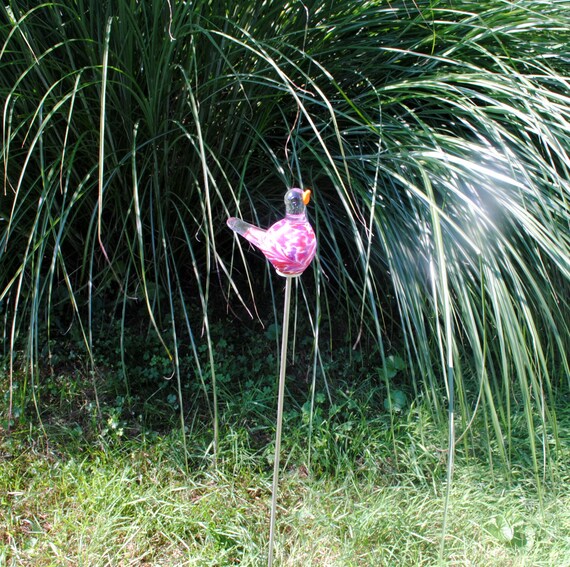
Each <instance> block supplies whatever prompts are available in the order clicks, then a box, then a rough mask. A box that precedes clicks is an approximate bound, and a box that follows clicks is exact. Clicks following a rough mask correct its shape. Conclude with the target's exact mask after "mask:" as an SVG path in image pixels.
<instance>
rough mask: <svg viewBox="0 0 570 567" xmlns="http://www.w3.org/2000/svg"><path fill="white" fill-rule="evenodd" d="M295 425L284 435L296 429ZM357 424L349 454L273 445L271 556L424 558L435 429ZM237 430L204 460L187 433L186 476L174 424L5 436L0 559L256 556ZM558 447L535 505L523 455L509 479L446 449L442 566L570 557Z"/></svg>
mask: <svg viewBox="0 0 570 567" xmlns="http://www.w3.org/2000/svg"><path fill="white" fill-rule="evenodd" d="M294 421H295V419H294V418H293V417H290V418H289V420H288V422H287V423H286V427H287V428H288V431H287V434H288V435H289V437H288V439H294V438H295V437H296V436H298V437H299V439H300V438H301V437H302V435H303V432H302V431H301V430H300V429H299V430H298V431H295V424H294ZM566 425H570V424H568V423H566ZM355 427H362V428H365V427H368V429H367V430H366V431H364V430H355V431H353V432H352V433H353V435H352V437H353V438H357V437H358V436H360V435H362V436H365V435H367V436H368V438H369V440H370V448H371V450H370V452H368V453H366V452H365V454H362V455H361V456H360V457H359V458H357V459H356V461H354V462H352V463H350V462H349V461H348V459H344V460H343V459H342V457H341V455H339V454H337V455H330V454H327V456H325V457H322V458H321V460H319V453H318V450H317V448H314V461H313V464H312V465H311V468H312V469H313V470H309V468H308V463H307V450H306V449H307V446H306V445H305V450H303V448H302V447H301V445H300V444H296V443H292V444H290V445H288V446H287V449H286V450H285V451H284V461H283V466H282V468H283V474H282V482H281V494H280V506H279V508H278V533H277V541H276V564H278V565H289V566H301V565H307V566H308V565H315V566H316V565H327V566H352V565H354V566H356V565H362V566H369V565H405V566H411V565H435V564H437V562H438V553H439V547H440V539H441V530H442V519H443V509H444V496H445V475H444V468H442V467H441V466H440V464H439V462H440V461H441V462H443V461H445V454H444V452H441V453H440V454H437V453H438V451H437V448H436V446H435V445H434V444H433V443H434V442H436V443H437V442H438V440H439V438H440V437H441V435H438V432H437V430H436V429H433V430H431V431H427V432H424V435H423V442H422V441H421V440H420V439H419V438H416V437H415V435H414V436H412V435H410V429H409V427H407V426H406V427H404V428H401V429H400V430H399V434H398V437H397V438H396V439H395V441H394V442H395V447H396V452H394V453H392V452H391V451H389V450H386V451H385V452H384V453H381V452H378V453H376V450H381V449H379V448H380V447H381V446H382V444H381V443H380V440H381V439H383V438H384V437H385V432H383V431H381V426H380V421H378V422H376V423H374V422H371V423H369V424H368V425H366V424H365V423H364V422H361V424H360V425H359V426H355ZM442 433H444V432H442ZM249 435H250V431H248V430H246V429H245V428H240V427H239V426H238V427H235V428H234V429H233V430H229V429H228V430H227V431H226V432H225V433H223V434H222V437H221V440H222V442H221V453H220V459H219V461H218V466H217V467H215V466H214V465H213V464H212V463H210V464H205V461H204V460H202V459H200V458H198V456H199V454H200V452H201V451H202V450H203V447H202V446H201V445H200V444H201V443H202V442H204V443H205V441H204V440H205V438H206V437H205V436H200V435H198V434H196V435H193V436H190V437H189V438H188V439H187V447H188V451H189V452H191V453H192V452H194V455H195V457H197V458H195V459H194V458H193V457H192V455H190V461H189V470H188V472H186V463H185V459H184V456H183V449H182V443H181V439H180V434H179V432H172V433H170V434H166V435H163V436H160V435H156V434H154V435H152V436H146V437H145V436H142V435H141V436H139V437H137V438H134V439H111V438H105V437H100V438H99V439H98V440H96V441H94V442H92V443H86V442H85V440H82V439H78V436H77V435H76V434H74V436H73V435H70V431H66V430H65V429H62V428H59V429H56V428H52V429H48V437H47V438H45V437H40V438H39V439H38V440H37V441H32V440H31V437H30V435H29V434H28V433H23V432H16V433H14V434H12V435H10V436H4V440H3V441H2V444H1V448H0V486H1V493H0V498H1V501H0V509H1V510H2V517H1V520H0V564H2V565H12V566H16V565H18V566H26V565H30V566H31V565H34V566H43V565H45V566H47V565H54V566H55V565H58V566H59V565H89V566H97V565H125V566H126V565H156V566H158V565H164V566H167V565H168V566H171V565H220V566H221V565H251V566H259V565H264V564H265V562H266V553H267V542H268V535H269V505H270V496H271V494H270V492H271V470H270V469H271V467H270V463H269V461H270V458H269V457H270V453H271V444H269V445H268V446H267V447H263V448H260V449H256V450H254V449H253V448H252V444H251V442H250V441H248V436H249ZM326 435H331V436H332V435H334V433H325V432H323V431H322V430H319V431H317V432H316V433H315V439H316V440H318V443H316V445H319V443H320V444H322V443H324V442H326V441H332V442H334V439H325V438H324V437H326ZM561 451H562V453H564V452H565V453H566V456H568V450H567V449H566V450H565V451H564V449H562V450H561ZM434 452H435V453H436V454H434ZM562 457H563V455H562V454H561V458H560V459H559V463H560V464H558V465H556V466H555V467H554V468H553V469H551V470H550V471H549V475H550V480H547V481H546V483H545V484H544V487H543V488H544V490H543V492H544V496H543V503H542V506H541V504H540V499H539V496H538V493H537V491H536V489H535V487H534V486H533V484H532V483H530V482H528V480H525V479H528V478H532V473H531V471H529V470H527V469H526V468H525V465H524V458H523V457H522V456H521V457H520V459H518V462H514V463H513V467H512V474H511V475H507V474H506V468H505V467H504V466H503V465H501V464H500V463H495V466H494V467H493V468H490V467H489V465H488V463H485V462H483V461H482V460H478V459H476V458H474V457H470V458H467V457H466V456H465V455H462V454H461V451H460V454H459V455H458V459H457V463H456V470H455V478H454V482H453V489H452V492H451V502H450V512H449V518H448V528H447V534H446V536H445V551H444V558H445V559H444V563H443V564H445V565H485V566H490V565H497V566H502V567H503V566H508V565H513V566H514V565H521V566H522V565H528V566H531V565H532V566H539V565H544V566H563V565H570V559H569V558H570V486H569V485H568V483H567V482H566V480H567V479H568V477H569V475H570V464H569V463H568V459H566V462H565V460H564V458H562ZM323 459H325V461H323ZM326 459H329V460H328V461H326ZM200 461H201V464H200ZM323 465H326V466H323ZM552 479H555V480H554V481H553V480H552Z"/></svg>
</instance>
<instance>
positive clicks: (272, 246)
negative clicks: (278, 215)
mask: <svg viewBox="0 0 570 567" xmlns="http://www.w3.org/2000/svg"><path fill="white" fill-rule="evenodd" d="M310 195H311V192H310V191H308V190H307V191H304V192H303V191H302V190H301V189H290V190H289V191H287V194H286V195H285V207H286V215H285V218H283V219H281V220H279V221H277V222H276V223H275V224H273V225H271V226H270V227H269V228H268V229H267V230H264V229H262V228H259V227H257V226H255V225H252V224H249V223H247V222H245V221H243V220H241V219H237V218H235V217H231V218H229V219H228V221H227V223H228V226H229V227H230V228H231V229H232V230H233V231H234V232H237V233H238V234H240V235H241V236H243V237H244V238H245V239H246V240H247V241H249V242H251V243H252V244H253V245H254V246H256V247H257V248H259V249H260V250H261V251H262V252H263V254H264V255H265V257H266V258H267V259H268V260H269V261H270V262H271V264H273V266H274V267H275V269H276V270H277V273H278V274H279V275H280V276H286V277H291V276H299V275H301V274H302V273H303V272H304V271H305V270H306V269H307V267H308V266H309V264H310V263H311V261H312V260H313V258H314V256H315V252H316V249H317V241H316V238H315V232H314V231H313V227H312V226H311V225H310V223H309V221H308V220H307V216H306V214H305V206H306V204H307V203H308V202H309V199H310Z"/></svg>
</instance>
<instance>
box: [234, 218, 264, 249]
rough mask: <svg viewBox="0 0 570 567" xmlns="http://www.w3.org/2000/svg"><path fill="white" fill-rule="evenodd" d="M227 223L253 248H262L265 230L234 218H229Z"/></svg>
mask: <svg viewBox="0 0 570 567" xmlns="http://www.w3.org/2000/svg"><path fill="white" fill-rule="evenodd" d="M227 223H228V226H229V227H230V228H231V229H232V230H233V231H234V232H237V233H238V234H241V236H243V237H244V238H245V239H246V240H248V241H249V242H251V243H252V244H253V245H254V246H258V247H262V242H263V237H264V236H265V230H263V229H262V228H259V227H257V226H255V225H253V224H249V223H248V222H245V221H242V220H241V219H237V218H235V217H230V218H229V219H228V221H227Z"/></svg>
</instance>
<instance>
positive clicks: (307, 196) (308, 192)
mask: <svg viewBox="0 0 570 567" xmlns="http://www.w3.org/2000/svg"><path fill="white" fill-rule="evenodd" d="M310 200H311V190H310V189H305V190H304V191H303V203H304V204H305V206H307V205H308V204H309V201H310Z"/></svg>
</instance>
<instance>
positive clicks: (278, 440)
mask: <svg viewBox="0 0 570 567" xmlns="http://www.w3.org/2000/svg"><path fill="white" fill-rule="evenodd" d="M292 280H293V278H292V277H288V278H286V280H285V306H284V308H283V333H282V337H281V365H280V368H279V393H278V396H277V430H276V432H275V459H274V462H273V490H272V495H271V521H270V524H269V556H268V559H267V567H272V565H273V542H274V540H275V516H276V512H277V489H278V487H279V460H280V454H281V429H282V424H283V398H284V397H285V371H286V369H287V336H288V334H289V312H290V310H291V283H292Z"/></svg>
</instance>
